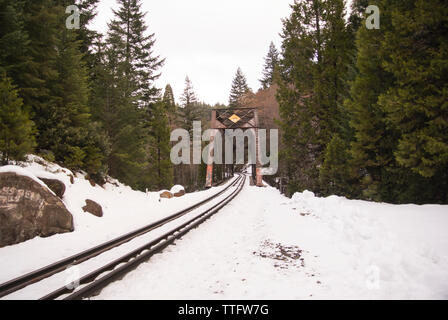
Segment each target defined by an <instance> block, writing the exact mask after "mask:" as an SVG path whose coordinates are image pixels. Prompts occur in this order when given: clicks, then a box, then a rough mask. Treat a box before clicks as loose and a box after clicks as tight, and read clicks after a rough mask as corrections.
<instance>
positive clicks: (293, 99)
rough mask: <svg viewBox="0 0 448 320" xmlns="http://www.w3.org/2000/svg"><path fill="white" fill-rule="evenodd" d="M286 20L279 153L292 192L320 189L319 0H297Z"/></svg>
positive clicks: (289, 191) (281, 80) (320, 5)
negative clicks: (280, 148)
mask: <svg viewBox="0 0 448 320" xmlns="http://www.w3.org/2000/svg"><path fill="white" fill-rule="evenodd" d="M291 8H292V13H291V15H290V17H289V18H288V19H285V20H283V31H282V34H281V36H282V38H283V41H282V59H281V61H280V66H279V69H280V70H279V80H278V81H277V82H278V83H279V90H278V93H277V100H278V102H279V108H280V110H279V111H280V117H281V121H280V129H281V136H282V142H283V146H284V148H283V150H281V152H280V157H281V159H282V160H283V162H284V163H285V170H286V172H285V173H284V175H285V176H288V177H289V182H288V193H290V194H292V193H293V192H295V191H302V190H304V189H309V190H314V191H317V188H318V175H319V172H318V169H317V168H318V165H319V162H318V160H317V159H319V158H320V154H321V152H322V146H321V145H320V144H319V139H318V137H319V133H320V132H321V129H320V122H319V115H320V112H319V111H320V106H321V105H320V101H321V100H322V94H321V91H318V92H314V91H315V83H319V79H320V78H319V77H321V70H320V69H321V67H322V50H323V36H322V31H321V29H322V27H323V22H322V16H323V8H322V4H321V1H319V0H307V1H301V2H297V1H296V2H294V4H293V5H292V6H291Z"/></svg>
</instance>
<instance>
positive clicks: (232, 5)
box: [93, 0, 293, 104]
mask: <svg viewBox="0 0 448 320" xmlns="http://www.w3.org/2000/svg"><path fill="white" fill-rule="evenodd" d="M142 3H143V6H142V9H143V11H146V12H148V13H147V15H146V24H147V26H148V27H149V29H148V30H149V32H153V33H155V36H156V39H157V42H156V45H155V48H154V51H155V53H156V54H158V55H160V56H161V57H164V58H166V63H165V65H164V66H163V67H162V69H161V72H162V77H161V78H160V80H158V82H157V85H158V86H159V87H161V88H164V87H165V85H166V84H167V83H170V84H171V86H172V87H173V90H174V94H175V97H176V98H177V99H178V98H179V96H180V95H181V93H182V91H183V88H184V83H185V76H186V75H188V76H189V78H190V80H191V81H192V82H193V86H194V89H195V92H196V94H197V96H198V98H199V99H200V100H201V101H204V102H207V103H209V104H215V103H217V102H220V103H224V104H227V103H228V97H229V92H230V86H231V82H232V79H233V77H234V75H235V72H236V69H237V67H241V69H242V70H243V73H244V74H245V75H246V77H247V80H248V83H249V86H250V87H251V88H252V90H254V91H256V90H258V88H259V87H260V84H259V82H258V79H259V78H260V77H261V72H262V70H263V62H264V57H265V55H266V53H267V51H268V48H269V43H270V42H271V41H274V44H276V46H277V48H279V47H280V43H281V39H280V36H279V33H280V32H281V29H282V23H281V19H282V18H285V17H287V16H289V14H290V12H291V9H290V7H289V4H290V3H293V0H220V1H218V0H158V1H155V0H154V1H149V0H143V1H142ZM112 8H114V9H117V4H116V1H115V0H102V1H101V2H100V5H99V7H98V16H97V18H96V20H95V21H94V24H93V27H94V28H95V29H97V30H98V31H101V32H105V31H106V30H107V23H108V22H109V21H110V20H111V18H112Z"/></svg>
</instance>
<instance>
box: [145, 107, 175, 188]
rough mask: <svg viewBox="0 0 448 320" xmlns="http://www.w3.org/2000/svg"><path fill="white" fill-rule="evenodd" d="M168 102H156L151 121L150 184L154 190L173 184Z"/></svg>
mask: <svg viewBox="0 0 448 320" xmlns="http://www.w3.org/2000/svg"><path fill="white" fill-rule="evenodd" d="M169 107H170V106H169V104H166V103H165V101H161V102H158V103H156V105H155V106H154V110H153V119H152V122H151V140H152V143H151V156H150V162H149V173H150V174H151V181H150V185H151V187H152V188H155V189H156V190H161V189H168V188H170V187H171V186H172V184H173V166H172V163H171V159H170V151H171V144H170V127H169V121H168V113H169V110H168V108H169Z"/></svg>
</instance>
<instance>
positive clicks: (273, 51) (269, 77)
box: [259, 42, 279, 89]
mask: <svg viewBox="0 0 448 320" xmlns="http://www.w3.org/2000/svg"><path fill="white" fill-rule="evenodd" d="M278 62H279V54H278V51H277V48H276V47H275V45H274V43H273V42H271V44H270V45H269V51H268V54H267V55H266V58H265V59H264V70H263V78H262V79H260V80H259V81H260V83H261V87H262V88H263V89H267V88H269V87H270V86H271V85H272V82H273V78H274V71H275V69H276V68H277V65H278Z"/></svg>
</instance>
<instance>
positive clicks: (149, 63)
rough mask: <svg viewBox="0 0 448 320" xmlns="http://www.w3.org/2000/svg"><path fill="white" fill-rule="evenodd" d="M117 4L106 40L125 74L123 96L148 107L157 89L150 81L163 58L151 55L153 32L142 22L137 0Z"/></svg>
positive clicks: (124, 0) (156, 75) (154, 97)
mask: <svg viewBox="0 0 448 320" xmlns="http://www.w3.org/2000/svg"><path fill="white" fill-rule="evenodd" d="M118 3H119V5H120V8H119V10H117V11H115V10H114V11H113V12H114V15H115V19H114V20H112V22H111V23H110V24H109V34H108V36H109V43H110V44H111V45H112V47H113V49H114V50H115V51H117V54H118V59H119V61H120V69H121V70H120V72H121V73H122V76H124V78H125V80H126V81H125V83H124V84H125V88H124V90H125V94H126V97H133V98H135V99H136V101H138V103H139V104H140V105H141V106H144V107H145V108H148V109H149V108H150V106H151V104H152V103H154V102H155V101H156V100H158V98H159V95H160V89H158V88H156V87H155V86H154V81H155V80H157V79H158V78H159V77H160V73H157V70H158V69H159V68H160V67H161V66H162V65H163V63H164V59H160V57H159V56H153V53H152V50H153V47H154V44H155V35H154V34H153V33H152V34H148V35H147V30H148V27H147V26H146V24H145V22H144V18H145V16H146V13H143V12H142V10H141V1H140V0H119V1H118Z"/></svg>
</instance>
